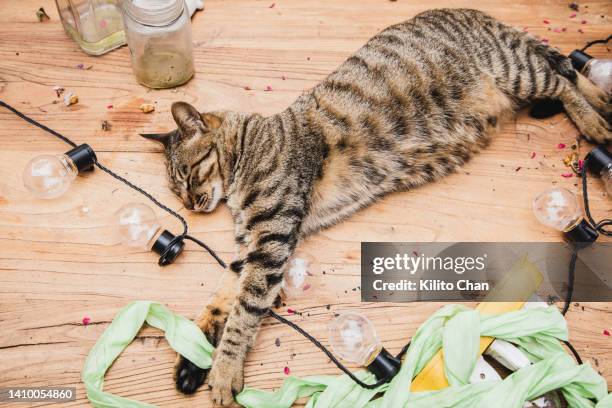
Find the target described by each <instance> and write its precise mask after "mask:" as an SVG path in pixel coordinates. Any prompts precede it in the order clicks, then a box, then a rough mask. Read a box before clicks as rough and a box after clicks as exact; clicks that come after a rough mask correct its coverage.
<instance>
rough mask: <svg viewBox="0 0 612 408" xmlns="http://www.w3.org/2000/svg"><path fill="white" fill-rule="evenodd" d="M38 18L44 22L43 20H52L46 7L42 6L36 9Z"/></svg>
mask: <svg viewBox="0 0 612 408" xmlns="http://www.w3.org/2000/svg"><path fill="white" fill-rule="evenodd" d="M36 18H37V19H38V22H39V23H42V22H43V21H49V20H51V18H50V17H49V15H48V14H47V12H46V11H45V8H44V7H41V8H39V9H38V10H36Z"/></svg>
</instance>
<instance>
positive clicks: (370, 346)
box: [328, 312, 402, 380]
mask: <svg viewBox="0 0 612 408" xmlns="http://www.w3.org/2000/svg"><path fill="white" fill-rule="evenodd" d="M328 332H329V336H328V338H329V343H330V345H331V347H332V349H333V350H334V352H335V353H336V354H337V355H339V356H340V357H341V358H342V359H344V360H346V361H349V362H351V363H356V364H359V365H361V366H363V367H366V368H367V369H368V371H370V372H372V373H373V374H374V375H375V376H376V379H377V380H381V379H386V378H393V377H394V376H395V374H397V372H398V371H399V369H400V366H401V365H402V363H401V361H400V360H399V359H398V358H395V357H393V356H392V355H391V353H389V352H388V351H387V350H386V349H385V348H384V347H383V346H382V345H381V343H380V338H379V337H378V334H377V333H376V329H375V328H374V325H373V324H372V322H371V321H370V320H369V319H368V318H367V317H365V316H364V315H362V314H360V313H356V312H347V313H343V314H341V315H340V316H338V317H337V318H336V319H334V321H333V322H332V323H331V325H330V326H329V330H328Z"/></svg>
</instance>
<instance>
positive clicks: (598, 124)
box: [557, 76, 612, 143]
mask: <svg viewBox="0 0 612 408" xmlns="http://www.w3.org/2000/svg"><path fill="white" fill-rule="evenodd" d="M558 78H559V81H560V82H561V83H560V86H559V88H558V91H557V93H558V98H559V100H561V102H562V103H563V106H564V107H565V111H566V112H567V114H568V116H569V117H570V119H571V120H572V121H573V122H574V124H576V126H577V127H578V130H580V132H581V133H582V134H583V135H584V136H585V137H586V138H587V139H588V140H590V141H592V142H594V143H608V142H610V141H612V125H611V124H610V123H609V122H608V120H606V119H604V118H603V117H602V115H600V113H599V112H598V110H599V109H597V110H596V108H597V106H596V107H593V106H592V104H591V103H589V99H592V100H593V102H597V101H599V97H596V94H594V93H590V92H589V91H586V92H585V93H587V94H589V98H587V97H586V95H584V94H583V92H581V91H580V88H582V89H590V87H588V88H587V86H586V85H585V84H584V83H583V84H582V85H581V87H579V86H576V85H574V84H573V83H572V82H571V81H570V80H568V79H567V78H565V77H561V76H558ZM585 80H586V78H585ZM580 82H581V80H580V79H578V80H577V83H580ZM600 106H602V107H603V105H601V104H600ZM608 109H609V108H608Z"/></svg>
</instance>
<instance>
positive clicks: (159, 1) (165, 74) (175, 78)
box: [122, 0, 194, 88]
mask: <svg viewBox="0 0 612 408" xmlns="http://www.w3.org/2000/svg"><path fill="white" fill-rule="evenodd" d="M122 10H123V23H124V26H125V32H126V37H127V43H128V47H129V49H130V54H131V58H132V69H133V70H134V75H135V76H136V79H137V80H138V82H140V83H141V84H142V85H145V86H147V87H149V88H171V87H173V86H177V85H181V84H184V83H185V82H187V81H189V79H191V77H192V76H193V74H194V68H193V47H192V44H191V20H190V18H189V12H188V10H187V6H186V5H185V1H184V0H123V3H122Z"/></svg>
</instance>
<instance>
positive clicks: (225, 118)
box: [144, 9, 612, 406]
mask: <svg viewBox="0 0 612 408" xmlns="http://www.w3.org/2000/svg"><path fill="white" fill-rule="evenodd" d="M545 98H546V99H555V100H560V101H561V102H562V103H563V105H564V107H565V110H566V111H567V113H568V115H569V116H570V118H571V119H572V120H573V122H574V123H575V124H576V126H577V127H578V129H579V130H580V132H581V133H582V134H584V135H585V136H586V137H587V138H588V139H589V140H591V141H594V142H597V143H605V142H609V141H610V140H612V135H611V131H610V126H611V125H610V117H611V116H612V115H611V113H612V108H611V105H610V100H609V96H608V95H606V94H605V93H604V92H603V91H601V90H599V89H598V88H597V87H595V86H594V85H593V84H592V83H590V82H589V81H588V80H587V79H585V78H584V77H583V76H581V75H580V74H578V73H577V72H576V71H574V69H573V68H572V65H571V62H570V60H569V59H568V58H566V57H565V56H563V55H561V54H560V53H559V52H557V51H556V50H554V49H552V48H550V47H549V46H547V45H545V44H542V43H540V42H538V41H537V40H536V39H534V38H532V37H530V36H529V35H527V34H526V33H523V32H521V31H518V30H515V29H513V28H510V27H507V26H505V25H503V24H502V23H500V22H498V21H496V20H495V19H493V18H492V17H490V16H488V15H486V14H483V13H482V12H479V11H476V10H465V9H441V10H431V11H426V12H424V13H421V14H419V15H417V16H416V17H414V18H413V19H411V20H408V21H406V22H403V23H400V24H396V25H393V26H391V27H389V28H387V29H385V30H383V31H382V32H380V33H379V34H377V35H375V36H374V37H373V38H372V39H370V40H369V41H368V42H367V43H366V44H365V45H364V46H363V47H362V48H361V49H359V50H358V51H357V52H355V53H354V54H353V55H352V56H350V57H349V58H348V59H347V60H346V61H345V62H344V63H343V64H342V65H340V67H339V68H338V69H337V70H336V71H335V72H333V73H332V74H330V75H329V76H328V77H327V78H326V79H325V80H323V81H322V82H321V83H320V84H318V85H317V86H316V87H314V88H313V89H311V90H310V91H307V92H305V93H304V94H303V95H301V96H300V97H298V98H297V100H296V101H295V102H294V103H293V104H292V105H291V106H289V107H288V108H287V109H286V110H284V111H283V112H280V113H278V114H275V115H272V116H270V117H263V116H261V115H258V114H250V113H236V112H206V113H199V112H198V111H197V110H196V109H195V108H194V107H193V106H191V105H189V104H187V103H184V102H178V103H175V104H173V105H172V115H173V117H174V120H175V121H176V123H177V125H178V129H176V130H174V131H172V132H170V133H166V134H156V135H144V136H145V137H148V138H150V139H154V140H157V141H159V142H162V143H163V144H164V146H165V154H166V159H167V169H168V176H169V179H170V186H171V188H172V191H174V192H175V193H176V194H177V195H178V196H179V197H180V198H181V199H182V201H183V203H184V205H185V207H186V208H188V209H190V210H193V211H200V212H210V211H212V210H214V209H215V207H217V205H218V204H219V202H220V201H221V200H222V199H224V198H227V205H228V206H229V208H230V210H231V213H232V215H233V218H234V222H235V228H236V230H235V239H236V244H237V258H236V260H235V261H234V262H232V264H231V266H230V269H231V270H232V271H233V272H235V273H236V274H237V275H239V281H238V283H236V284H226V285H225V286H224V288H223V290H222V291H220V293H218V294H217V297H216V298H215V299H214V300H212V301H211V303H210V304H209V305H208V306H207V308H206V309H205V311H204V313H203V315H202V317H201V318H199V325H200V327H201V328H202V330H203V331H204V333H205V334H206V336H207V337H208V339H209V340H210V341H211V342H212V343H213V344H214V345H215V346H216V347H217V348H216V351H215V356H214V364H213V367H212V369H211V372H210V375H209V384H210V386H211V388H212V398H213V401H214V402H215V403H216V404H218V405H222V406H227V405H232V404H234V401H233V395H235V394H236V393H237V392H239V391H240V390H242V388H243V364H244V359H245V356H246V354H247V352H248V350H249V348H250V347H251V346H252V345H253V342H254V340H255V335H256V333H257V331H258V328H259V326H260V324H261V321H262V319H263V318H264V317H265V316H266V314H267V312H268V310H269V308H270V307H272V306H273V304H274V303H275V300H276V299H277V296H278V295H279V290H280V286H281V282H282V280H283V274H282V270H283V265H285V263H286V261H287V259H288V258H289V257H290V256H291V254H292V252H293V251H294V249H295V247H296V245H297V243H298V241H299V240H300V239H301V238H303V237H304V236H307V235H309V234H312V233H315V232H317V231H319V230H320V229H322V228H325V227H328V226H330V225H333V224H335V223H337V222H339V221H340V220H342V219H344V218H346V217H348V216H349V215H351V214H353V213H354V212H355V211H357V210H359V209H361V208H363V207H366V206H368V205H370V204H371V203H373V202H374V201H376V200H377V199H379V198H381V197H383V196H385V195H386V194H388V193H391V192H394V191H400V190H407V189H411V188H414V187H418V186H420V185H422V184H424V183H426V182H429V181H433V180H436V179H438V178H440V177H442V176H444V175H446V174H448V173H450V172H451V171H453V170H454V169H456V168H457V167H458V166H460V165H461V164H463V163H465V162H466V160H468V159H469V158H470V156H471V155H472V154H473V153H474V152H477V151H478V150H479V149H480V148H482V147H484V146H486V145H487V143H488V142H489V140H490V138H491V136H492V135H493V134H494V133H495V130H496V129H497V128H498V127H499V124H500V121H501V120H502V118H503V117H505V116H508V115H510V114H512V113H513V112H514V111H516V110H517V108H518V107H521V106H524V105H526V104H528V103H531V102H534V101H536V100H538V99H545ZM604 118H606V119H604ZM206 374H207V373H206V371H205V370H201V369H199V368H197V367H196V366H195V365H194V364H192V363H191V362H189V361H188V360H185V359H183V358H179V360H178V362H177V367H176V371H175V378H176V385H177V388H178V389H179V390H181V391H183V392H185V393H192V392H194V391H195V390H196V388H198V387H199V386H200V385H201V384H202V383H203V382H204V380H205V377H206Z"/></svg>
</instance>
